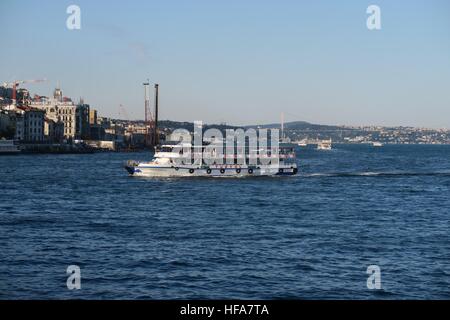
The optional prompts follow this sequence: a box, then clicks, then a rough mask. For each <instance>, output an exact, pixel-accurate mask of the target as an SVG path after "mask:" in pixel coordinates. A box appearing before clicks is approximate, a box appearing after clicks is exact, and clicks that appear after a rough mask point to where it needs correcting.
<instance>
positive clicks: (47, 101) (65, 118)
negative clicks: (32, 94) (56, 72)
mask: <svg viewBox="0 0 450 320" xmlns="http://www.w3.org/2000/svg"><path fill="white" fill-rule="evenodd" d="M30 106H32V107H34V108H38V109H41V110H44V111H45V113H46V115H47V118H49V119H51V120H53V121H54V122H55V123H56V122H62V123H64V138H66V139H71V138H74V137H75V134H76V106H75V104H74V103H73V102H72V100H71V99H69V98H67V97H63V96H62V91H61V89H59V88H56V89H55V91H54V94H53V98H47V97H41V99H39V100H38V101H32V102H31V103H30Z"/></svg>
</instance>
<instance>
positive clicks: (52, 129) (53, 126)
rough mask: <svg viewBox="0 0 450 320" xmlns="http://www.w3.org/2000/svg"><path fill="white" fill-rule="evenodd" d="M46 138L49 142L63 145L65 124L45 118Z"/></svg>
mask: <svg viewBox="0 0 450 320" xmlns="http://www.w3.org/2000/svg"><path fill="white" fill-rule="evenodd" d="M44 136H45V139H46V140H47V141H48V142H52V143H62V142H63V140H64V123H63V122H62V121H58V122H55V121H54V120H52V119H50V118H48V117H45V119H44Z"/></svg>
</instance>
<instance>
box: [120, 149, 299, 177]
mask: <svg viewBox="0 0 450 320" xmlns="http://www.w3.org/2000/svg"><path fill="white" fill-rule="evenodd" d="M183 147H184V148H186V147H187V148H192V153H191V154H192V155H194V153H195V152H201V153H203V152H204V148H205V147H206V146H203V147H194V146H192V145H191V144H188V145H186V144H185V145H183ZM200 148H201V149H202V150H195V149H200ZM179 149H180V148H178V149H175V145H169V144H166V145H162V146H160V147H157V148H156V150H155V154H154V156H153V159H152V160H151V161H149V162H137V161H132V160H130V161H128V162H127V163H126V164H125V169H126V170H127V171H128V173H129V174H130V175H132V176H145V177H245V176H286V175H295V174H297V172H298V169H297V164H296V162H295V159H296V156H295V151H294V146H293V145H287V146H282V145H281V144H280V146H279V157H278V163H276V164H272V163H270V164H263V163H261V161H260V160H261V159H258V162H257V164H250V161H249V159H248V154H246V155H242V156H241V155H236V154H234V155H231V159H230V156H228V155H223V161H222V162H223V163H213V164H207V163H206V162H205V161H204V159H201V158H200V159H197V160H195V159H194V158H193V159H192V160H193V161H190V160H189V161H187V163H186V164H185V163H183V161H181V157H182V156H183V154H182V150H179ZM242 157H244V160H245V161H239V160H243V158H242ZM230 160H231V161H230ZM230 162H231V163H230ZM241 163H242V164H241Z"/></svg>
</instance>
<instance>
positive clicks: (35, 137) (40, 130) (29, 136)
mask: <svg viewBox="0 0 450 320" xmlns="http://www.w3.org/2000/svg"><path fill="white" fill-rule="evenodd" d="M44 118H45V111H44V110H40V109H34V108H29V109H28V110H25V112H24V114H23V140H25V141H29V142H43V141H44Z"/></svg>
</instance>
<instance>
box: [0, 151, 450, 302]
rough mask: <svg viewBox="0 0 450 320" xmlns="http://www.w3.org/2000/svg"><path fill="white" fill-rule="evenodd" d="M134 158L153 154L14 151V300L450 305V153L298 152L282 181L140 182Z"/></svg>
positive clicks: (2, 219)
mask: <svg viewBox="0 0 450 320" xmlns="http://www.w3.org/2000/svg"><path fill="white" fill-rule="evenodd" d="M129 158H134V159H138V160H139V159H142V160H144V159H148V158H149V154H147V153H139V154H124V153H122V154H121V153H104V154H93V155H38V156H25V155H24V156H15V157H0V173H1V174H0V188H1V192H0V248H1V249H0V298H3V299H14V298H19V299H24V298H32V299H46V298H51V299H60V298H61V299H67V298H77V299H78V298H82V299H118V298H127V299H128V298H129V299H135V298H137V299H169V298H170V299H175V298H177V299H178V298H180V299H181V298H206V299H209V298H210V299H215V298H239V299H246V298H249V299H267V298H283V299H285V298H286V299H288V298H295V299H297V298H299V299H317V298H318V299H322V298H325V299H332V298H338V299H342V298H352V299H367V298H368V299H373V298H381V299H404V298H413V299H416V298H425V299H431V298H436V299H443V298H446V299H448V298H450V236H449V230H450V228H449V227H450V223H449V221H450V146H385V147H383V148H373V147H370V146H350V145H348V146H344V145H338V146H336V149H335V150H332V151H317V150H313V149H306V150H304V149H303V150H302V149H298V162H299V166H300V168H301V174H300V175H298V176H296V177H277V178H261V177H260V178H241V179H230V178H227V179H223V178H222V179H221V178H216V179H211V178H209V179H205V178H197V179H192V178H180V179H149V178H133V177H128V176H127V174H126V172H125V171H124V170H123V169H122V168H121V165H122V162H123V161H124V160H126V159H129ZM72 264H76V265H79V266H80V267H81V274H82V289H81V290H74V291H69V290H68V289H67V287H66V279H67V278H66V277H67V275H66V268H67V266H68V265H72ZM372 264H376V265H378V266H380V268H381V281H382V290H375V291H374V290H368V289H367V286H366V281H367V277H368V275H367V274H366V269H367V266H369V265H372Z"/></svg>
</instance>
